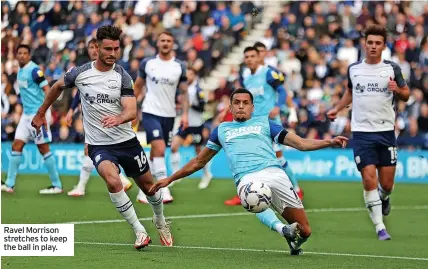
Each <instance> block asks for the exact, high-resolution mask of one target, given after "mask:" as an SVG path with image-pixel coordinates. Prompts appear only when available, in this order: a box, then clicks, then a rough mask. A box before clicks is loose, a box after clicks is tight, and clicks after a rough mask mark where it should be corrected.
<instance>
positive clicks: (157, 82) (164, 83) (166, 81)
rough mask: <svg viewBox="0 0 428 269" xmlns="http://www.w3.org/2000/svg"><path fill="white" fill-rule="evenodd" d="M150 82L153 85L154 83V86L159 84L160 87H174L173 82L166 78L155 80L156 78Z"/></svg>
mask: <svg viewBox="0 0 428 269" xmlns="http://www.w3.org/2000/svg"><path fill="white" fill-rule="evenodd" d="M152 81H153V82H154V83H156V84H161V85H169V86H174V85H175V82H174V81H170V80H169V79H167V78H156V77H153V78H152Z"/></svg>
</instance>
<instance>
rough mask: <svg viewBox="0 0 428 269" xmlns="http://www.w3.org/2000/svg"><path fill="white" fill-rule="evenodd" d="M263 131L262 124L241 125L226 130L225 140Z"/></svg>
mask: <svg viewBox="0 0 428 269" xmlns="http://www.w3.org/2000/svg"><path fill="white" fill-rule="evenodd" d="M261 132H262V126H260V125H256V126H248V127H239V128H235V129H231V130H228V131H226V133H225V141H226V142H228V141H230V140H231V139H233V138H236V137H240V136H246V135H249V134H260V133H261Z"/></svg>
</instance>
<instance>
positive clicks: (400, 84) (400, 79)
mask: <svg viewBox="0 0 428 269" xmlns="http://www.w3.org/2000/svg"><path fill="white" fill-rule="evenodd" d="M391 65H392V68H393V69H394V80H395V82H397V85H398V87H400V88H403V87H404V86H406V81H405V80H404V78H403V73H402V72H401V68H400V66H399V65H398V64H396V63H393V62H391Z"/></svg>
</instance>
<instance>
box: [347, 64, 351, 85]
mask: <svg viewBox="0 0 428 269" xmlns="http://www.w3.org/2000/svg"><path fill="white" fill-rule="evenodd" d="M350 71H351V65H350V66H348V71H347V72H346V73H347V77H348V89H349V90H351V91H352V79H351V74H350Z"/></svg>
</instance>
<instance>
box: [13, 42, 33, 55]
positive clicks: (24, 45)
mask: <svg viewBox="0 0 428 269" xmlns="http://www.w3.org/2000/svg"><path fill="white" fill-rule="evenodd" d="M21 48H24V49H27V50H28V53H31V47H30V46H29V45H27V44H19V45H18V47H17V48H16V51H17V52H18V50H19V49H21Z"/></svg>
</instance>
